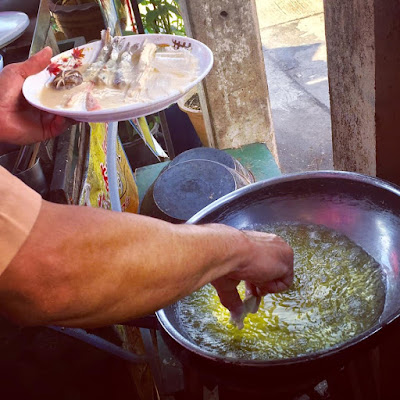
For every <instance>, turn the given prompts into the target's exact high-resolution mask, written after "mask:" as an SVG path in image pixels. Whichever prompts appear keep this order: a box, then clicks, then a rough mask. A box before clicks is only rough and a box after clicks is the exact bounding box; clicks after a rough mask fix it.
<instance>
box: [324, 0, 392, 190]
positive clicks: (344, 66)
mask: <svg viewBox="0 0 400 400" xmlns="http://www.w3.org/2000/svg"><path fill="white" fill-rule="evenodd" d="M324 5H325V23H326V39H327V48H328V74H329V87H330V96H331V114H332V135H333V152H334V153H333V158H334V165H335V168H336V169H341V170H348V171H356V172H361V173H365V174H369V175H376V176H378V177H381V178H383V179H387V180H390V181H392V182H395V183H397V184H400V157H399V155H398V153H399V150H400V51H399V49H400V2H399V1H398V0H385V1H381V0H325V2H324Z"/></svg>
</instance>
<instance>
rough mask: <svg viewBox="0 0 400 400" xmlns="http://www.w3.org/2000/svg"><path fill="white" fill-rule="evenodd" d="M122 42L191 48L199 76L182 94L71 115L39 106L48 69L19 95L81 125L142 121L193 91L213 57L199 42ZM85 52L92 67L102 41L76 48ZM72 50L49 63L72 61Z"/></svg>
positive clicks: (168, 38) (159, 37)
mask: <svg viewBox="0 0 400 400" xmlns="http://www.w3.org/2000/svg"><path fill="white" fill-rule="evenodd" d="M124 39H125V40H126V41H127V42H129V43H131V44H134V43H142V42H143V41H144V40H145V39H146V40H147V41H148V42H152V43H155V44H168V45H170V46H174V42H175V43H180V45H185V46H186V48H187V47H189V46H190V49H191V52H192V54H193V55H194V56H195V57H196V58H197V59H198V63H199V75H198V77H197V79H196V80H194V81H192V82H190V83H189V84H188V85H187V86H185V88H183V90H182V91H178V90H176V91H175V92H173V93H171V94H170V95H168V96H166V97H160V98H158V99H156V100H152V101H151V102H147V103H134V104H128V105H124V106H121V107H116V108H109V109H102V110H95V111H72V110H68V109H60V108H49V107H46V106H44V105H43V104H42V103H41V102H40V92H41V90H42V89H43V87H44V86H45V85H46V84H47V82H48V81H49V79H50V78H51V74H50V73H49V71H48V70H47V69H45V70H43V71H42V72H39V73H38V74H36V75H32V76H30V77H28V78H27V79H26V80H25V83H24V86H23V88H22V92H23V94H24V96H25V98H26V99H27V100H28V102H29V103H31V104H32V105H33V106H34V107H36V108H39V109H40V110H44V111H47V112H49V113H52V114H57V115H62V116H64V117H68V118H71V119H74V120H76V121H83V122H112V121H125V120H128V119H131V118H137V117H142V116H144V115H149V114H153V113H155V112H157V111H160V110H163V109H165V108H167V107H168V106H169V105H170V104H172V103H175V102H176V101H178V99H179V98H181V97H182V96H183V95H184V94H185V93H186V92H188V91H189V90H190V89H191V88H192V87H194V86H195V85H197V84H198V83H199V82H200V81H201V80H202V79H203V78H204V77H205V76H206V75H207V74H208V73H209V72H210V69H211V67H212V64H213V54H212V52H211V50H210V49H209V48H208V47H207V46H206V45H205V44H203V43H201V42H199V41H198V40H195V39H192V38H188V37H183V36H175V35H164V34H147V35H134V36H125V37H124ZM82 48H84V49H85V50H84V52H83V54H84V58H83V64H86V63H91V62H93V61H94V59H95V58H96V56H97V53H98V52H99V50H100V48H101V41H98V42H94V43H89V44H86V45H84V46H81V47H79V49H82ZM72 51H73V50H69V51H66V52H64V53H62V54H59V55H57V56H56V57H54V58H53V59H52V62H57V61H58V60H61V59H63V58H68V57H71V55H72Z"/></svg>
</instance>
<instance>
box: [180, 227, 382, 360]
mask: <svg viewBox="0 0 400 400" xmlns="http://www.w3.org/2000/svg"><path fill="white" fill-rule="evenodd" d="M260 230H263V231H266V232H273V233H276V234H277V235H279V236H281V237H283V238H284V239H285V240H286V241H287V242H288V243H289V244H290V245H291V246H292V247H293V250H294V253H295V266H294V271H295V278H294V283H293V286H292V287H291V288H290V290H288V291H286V292H284V293H279V294H271V295H267V296H265V297H264V298H263V300H262V302H261V305H260V309H259V311H258V313H257V314H249V315H248V316H247V317H246V319H245V321H244V328H243V329H242V330H238V329H237V328H236V327H235V326H233V325H232V324H231V323H230V321H229V319H230V316H229V312H228V311H227V310H226V309H225V308H224V307H223V306H222V305H221V303H220V302H219V299H218V296H217V294H216V291H215V290H214V288H213V287H212V286H211V285H207V286H205V287H204V288H202V289H200V290H199V291H197V292H196V293H194V294H192V295H191V296H189V297H187V298H185V299H184V300H182V301H181V303H180V316H181V321H182V325H183V326H184V329H185V330H186V331H187V333H188V334H189V336H190V337H191V338H192V340H194V342H196V343H197V344H198V345H200V346H202V348H203V349H205V350H208V351H210V352H213V353H215V354H219V355H221V356H225V357H235V358H245V359H259V360H266V359H281V358H290V357H295V356H299V355H302V354H307V353H310V352H315V351H318V350H322V349H325V348H329V347H332V346H335V345H337V344H340V343H342V342H345V341H347V340H349V339H350V338H352V337H354V336H355V335H357V334H359V333H361V332H363V331H365V330H367V329H368V328H370V327H371V326H372V325H374V323H375V322H377V320H378V319H379V316H380V315H381V313H382V311H383V306H384V300H385V284H384V277H383V274H382V272H381V269H380V266H379V265H378V264H377V262H376V261H375V260H374V259H373V258H372V257H371V256H369V255H368V254H367V253H366V252H365V251H364V250H363V249H362V248H360V247H359V246H357V245H356V244H355V243H353V242H352V241H351V240H350V239H348V238H347V237H346V236H344V235H342V234H339V233H337V232H335V231H332V230H329V229H327V228H325V227H322V226H317V225H297V224H287V225H279V226H267V227H264V228H263V229H260ZM239 291H240V294H241V296H242V297H243V296H244V285H243V284H241V285H240V286H239Z"/></svg>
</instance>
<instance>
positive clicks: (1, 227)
mask: <svg viewBox="0 0 400 400" xmlns="http://www.w3.org/2000/svg"><path fill="white" fill-rule="evenodd" d="M41 199H42V198H41V197H40V195H39V194H38V193H36V192H35V191H34V190H32V189H31V188H29V187H28V186H26V185H25V184H24V183H23V182H22V181H21V180H19V179H18V178H16V177H15V176H13V175H12V174H10V173H9V172H8V171H7V170H6V169H5V168H3V167H1V166H0V274H1V273H2V272H3V271H4V270H5V269H6V268H7V266H8V264H9V263H10V262H11V260H12V259H13V258H14V256H15V255H16V254H17V252H18V250H19V249H20V248H21V246H22V245H23V243H24V242H25V240H26V238H27V237H28V235H29V233H30V231H31V229H32V227H33V225H34V223H35V221H36V218H37V216H38V215H39V211H40V206H41Z"/></svg>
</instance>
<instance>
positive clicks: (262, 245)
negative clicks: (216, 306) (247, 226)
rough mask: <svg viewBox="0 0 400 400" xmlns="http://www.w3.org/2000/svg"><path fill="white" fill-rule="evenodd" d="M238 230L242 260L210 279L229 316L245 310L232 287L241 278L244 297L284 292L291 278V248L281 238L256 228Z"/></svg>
mask: <svg viewBox="0 0 400 400" xmlns="http://www.w3.org/2000/svg"><path fill="white" fill-rule="evenodd" d="M242 233H243V235H244V236H245V238H246V240H245V244H244V255H243V257H244V258H243V261H242V263H240V265H239V267H238V268H237V269H236V270H235V271H233V272H231V273H229V274H227V275H225V276H223V277H220V278H218V279H216V280H215V281H213V282H212V284H213V285H214V287H215V288H216V290H217V292H218V296H219V298H220V300H221V303H222V304H223V305H224V306H225V307H226V308H228V309H229V311H230V312H231V315H232V318H233V319H235V318H236V317H237V318H238V319H240V316H241V315H243V313H244V312H246V310H245V307H244V304H243V302H242V300H241V298H240V296H239V293H238V291H237V288H236V287H237V285H238V284H239V282H240V281H241V280H244V281H245V282H246V297H247V296H249V295H253V296H256V297H261V296H264V295H266V294H267V293H276V292H281V291H284V290H286V289H288V288H289V287H290V285H291V284H292V281H293V250H292V248H291V247H290V246H289V245H288V244H287V243H286V242H285V241H284V240H283V239H282V238H280V237H279V236H276V235H274V234H269V233H263V232H256V231H242ZM257 308H258V307H257ZM247 311H248V310H247Z"/></svg>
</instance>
